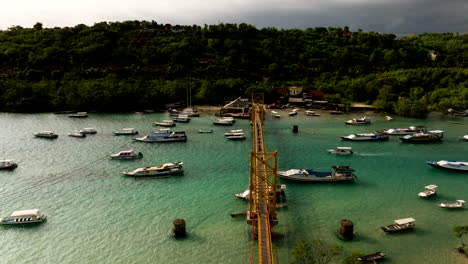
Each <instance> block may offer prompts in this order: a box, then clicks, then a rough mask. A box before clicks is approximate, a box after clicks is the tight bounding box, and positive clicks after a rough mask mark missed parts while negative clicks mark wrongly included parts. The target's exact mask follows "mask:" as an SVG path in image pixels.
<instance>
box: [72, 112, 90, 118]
mask: <svg viewBox="0 0 468 264" xmlns="http://www.w3.org/2000/svg"><path fill="white" fill-rule="evenodd" d="M68 117H71V118H86V117H88V113H87V112H77V113H75V114H71V115H69V116H68Z"/></svg>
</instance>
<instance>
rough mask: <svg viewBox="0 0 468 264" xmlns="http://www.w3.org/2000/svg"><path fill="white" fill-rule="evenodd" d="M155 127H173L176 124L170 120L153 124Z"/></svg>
mask: <svg viewBox="0 0 468 264" xmlns="http://www.w3.org/2000/svg"><path fill="white" fill-rule="evenodd" d="M153 125H155V126H162V127H175V126H176V124H175V123H174V121H172V120H163V121H160V122H153Z"/></svg>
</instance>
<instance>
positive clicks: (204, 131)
mask: <svg viewBox="0 0 468 264" xmlns="http://www.w3.org/2000/svg"><path fill="white" fill-rule="evenodd" d="M198 133H213V129H199V130H198Z"/></svg>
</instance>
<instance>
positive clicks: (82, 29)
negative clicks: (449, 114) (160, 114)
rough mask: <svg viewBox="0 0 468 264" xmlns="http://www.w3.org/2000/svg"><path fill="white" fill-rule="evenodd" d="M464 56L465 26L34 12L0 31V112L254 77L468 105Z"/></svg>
mask: <svg viewBox="0 0 468 264" xmlns="http://www.w3.org/2000/svg"><path fill="white" fill-rule="evenodd" d="M467 64H468V35H466V34H465V35H459V34H452V33H444V34H420V35H411V36H406V37H403V38H397V37H396V36H395V35H393V34H380V33H375V32H361V31H359V32H350V31H349V28H348V27H344V28H335V27H328V28H324V27H316V28H308V29H306V30H298V29H291V30H279V29H275V28H262V29H257V28H255V27H253V26H251V25H247V24H219V25H205V26H204V27H200V26H171V25H168V24H167V25H162V24H158V23H156V22H154V21H151V22H148V21H125V22H113V23H107V22H101V23H97V24H95V25H93V26H86V25H83V24H80V25H76V26H75V27H65V28H44V27H43V25H42V24H41V23H39V22H38V23H36V24H35V25H34V26H33V28H22V27H19V26H16V27H11V28H9V29H8V30H4V31H0V110H3V111H27V112H34V111H50V110H59V109H83V110H90V109H93V110H98V111H116V110H133V109H136V108H158V107H159V106H161V105H163V104H164V103H169V102H174V101H180V100H184V99H185V94H186V89H187V87H189V86H190V87H191V88H192V94H193V95H194V96H193V101H194V103H209V104H219V103H222V102H224V100H225V99H226V98H228V97H231V96H234V95H243V94H244V93H245V92H246V91H249V90H251V89H252V87H261V88H262V89H264V91H265V92H266V93H269V92H271V91H272V90H273V89H272V88H276V87H278V88H279V87H287V86H289V85H291V84H298V85H302V86H303V87H304V88H305V89H306V90H321V91H323V92H325V93H326V94H329V95H334V98H341V99H342V100H347V101H350V102H352V101H358V102H367V103H372V104H375V105H376V106H379V107H381V108H383V109H384V110H385V111H388V112H396V113H397V114H401V115H410V116H417V117H424V116H425V114H426V113H427V111H428V110H432V109H434V110H441V109H446V108H449V107H451V108H467V107H468V70H467V69H466V66H467ZM266 98H272V100H273V99H274V98H273V97H271V96H270V97H266ZM129 102H130V103H129ZM125 107H128V108H125Z"/></svg>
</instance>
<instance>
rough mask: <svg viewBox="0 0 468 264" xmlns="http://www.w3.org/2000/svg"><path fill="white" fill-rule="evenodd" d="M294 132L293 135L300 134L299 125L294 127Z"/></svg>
mask: <svg viewBox="0 0 468 264" xmlns="http://www.w3.org/2000/svg"><path fill="white" fill-rule="evenodd" d="M292 132H293V133H297V132H299V126H298V125H293V129H292Z"/></svg>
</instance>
